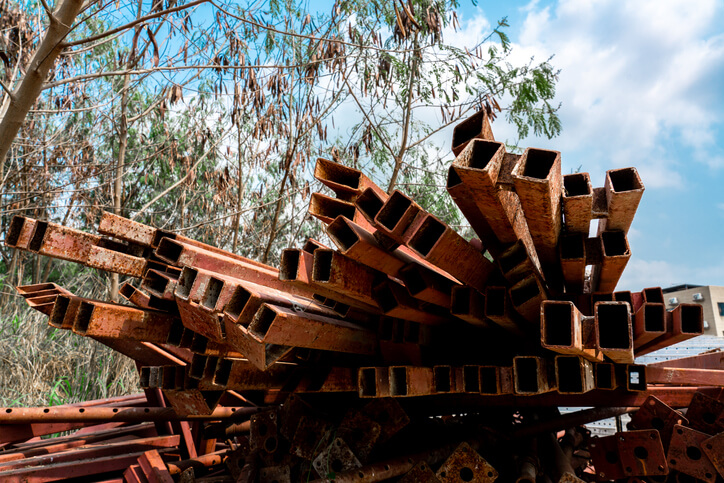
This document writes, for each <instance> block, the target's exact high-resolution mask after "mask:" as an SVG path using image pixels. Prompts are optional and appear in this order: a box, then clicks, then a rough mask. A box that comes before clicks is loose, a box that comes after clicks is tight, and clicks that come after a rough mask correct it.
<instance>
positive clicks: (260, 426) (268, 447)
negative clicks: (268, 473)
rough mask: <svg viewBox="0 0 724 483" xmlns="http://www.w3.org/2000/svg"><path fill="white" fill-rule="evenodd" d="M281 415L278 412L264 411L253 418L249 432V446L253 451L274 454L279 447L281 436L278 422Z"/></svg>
mask: <svg viewBox="0 0 724 483" xmlns="http://www.w3.org/2000/svg"><path fill="white" fill-rule="evenodd" d="M278 420H279V413H278V412H277V411H276V410H272V411H264V412H262V413H257V414H254V415H253V416H252V417H251V429H250V432H249V446H250V447H251V451H253V452H258V451H265V452H267V453H274V452H275V451H276V450H277V448H278V447H279V434H278V430H277V421H278Z"/></svg>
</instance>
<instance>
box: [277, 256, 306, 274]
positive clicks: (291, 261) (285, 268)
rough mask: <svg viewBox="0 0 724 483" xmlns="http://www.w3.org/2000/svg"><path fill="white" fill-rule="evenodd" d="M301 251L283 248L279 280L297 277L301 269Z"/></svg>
mask: <svg viewBox="0 0 724 483" xmlns="http://www.w3.org/2000/svg"><path fill="white" fill-rule="evenodd" d="M300 257H301V253H300V252H299V251H298V250H283V251H282V259H281V263H280V267H279V280H294V279H295V278H297V271H298V269H299V258H300Z"/></svg>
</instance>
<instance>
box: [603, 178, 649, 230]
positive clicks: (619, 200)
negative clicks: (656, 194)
mask: <svg viewBox="0 0 724 483" xmlns="http://www.w3.org/2000/svg"><path fill="white" fill-rule="evenodd" d="M604 190H605V193H606V203H607V211H608V217H607V218H606V219H605V220H601V221H600V222H599V225H598V231H599V234H600V233H602V232H604V231H614V230H615V231H622V232H624V233H627V232H628V229H629V227H630V226H631V223H632V222H633V218H634V215H635V214H636V209H637V208H638V205H639V202H640V201H641V197H642V196H643V194H644V184H643V183H642V182H641V178H640V177H639V174H638V171H636V168H622V169H612V170H609V171H606V182H605V184H604Z"/></svg>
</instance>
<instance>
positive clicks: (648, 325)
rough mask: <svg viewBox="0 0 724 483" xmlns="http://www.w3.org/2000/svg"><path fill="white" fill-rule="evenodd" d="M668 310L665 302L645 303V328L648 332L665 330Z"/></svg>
mask: <svg viewBox="0 0 724 483" xmlns="http://www.w3.org/2000/svg"><path fill="white" fill-rule="evenodd" d="M665 317H666V312H665V310H664V306H663V304H661V305H660V304H651V305H644V322H645V329H646V331H648V332H664V331H665V330H666V322H665V320H666V319H665Z"/></svg>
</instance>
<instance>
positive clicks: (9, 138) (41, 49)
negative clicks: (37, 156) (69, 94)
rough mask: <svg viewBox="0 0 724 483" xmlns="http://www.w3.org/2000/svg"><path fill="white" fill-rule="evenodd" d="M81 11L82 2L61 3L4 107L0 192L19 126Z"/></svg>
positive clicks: (0, 133)
mask: <svg viewBox="0 0 724 483" xmlns="http://www.w3.org/2000/svg"><path fill="white" fill-rule="evenodd" d="M82 7H83V0H60V2H59V4H58V8H56V9H55V12H53V14H52V15H51V16H50V20H49V23H48V30H47V32H46V33H45V38H43V40H42V41H41V42H40V45H39V46H38V50H37V51H36V52H35V54H34V55H33V58H32V59H31V60H30V64H29V65H28V68H27V69H26V74H25V77H23V79H22V80H21V81H20V85H18V88H17V89H15V92H13V95H12V98H11V99H10V101H9V102H8V103H7V104H6V105H7V108H6V109H5V112H3V113H2V114H1V115H0V190H1V189H2V184H3V181H2V180H3V178H4V174H5V173H4V171H5V156H6V155H7V153H8V151H9V150H10V146H11V145H12V143H13V140H14V139H15V136H16V135H17V134H18V131H19V130H20V126H22V125H23V122H25V117H26V116H27V114H28V111H30V108H31V107H32V106H33V104H35V100H36V99H37V98H38V96H39V95H40V92H41V91H42V90H43V83H44V82H45V79H46V78H47V77H48V72H50V69H51V68H52V67H53V65H54V64H55V59H57V58H58V55H59V54H60V52H61V51H62V50H63V48H64V44H63V40H64V39H65V37H66V35H68V32H69V31H70V28H71V26H72V25H73V22H74V21H75V18H76V16H78V13H79V12H80V10H81V8H82Z"/></svg>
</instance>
